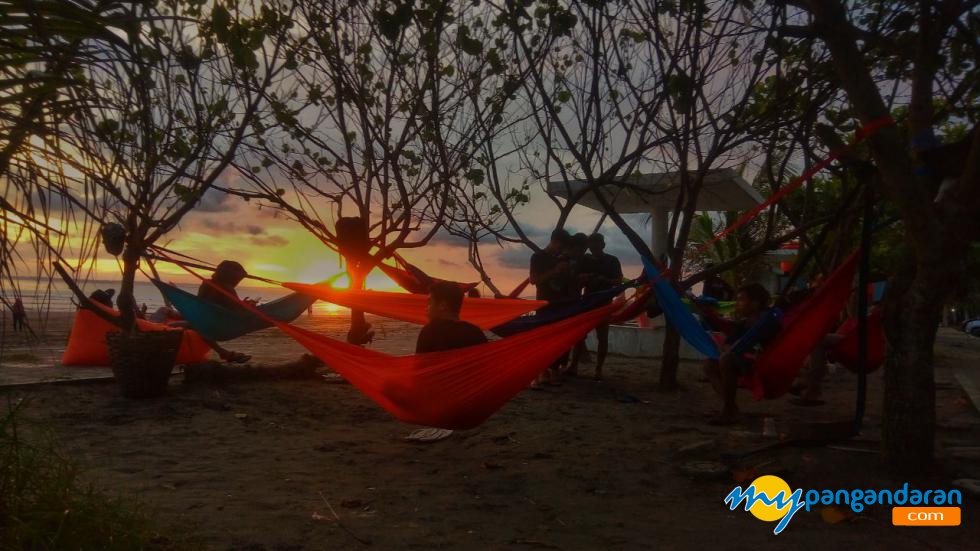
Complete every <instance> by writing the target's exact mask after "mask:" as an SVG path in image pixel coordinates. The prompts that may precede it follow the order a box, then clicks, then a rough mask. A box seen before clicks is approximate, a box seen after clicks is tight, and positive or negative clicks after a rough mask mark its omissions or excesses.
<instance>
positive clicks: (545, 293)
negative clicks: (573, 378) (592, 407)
mask: <svg viewBox="0 0 980 551" xmlns="http://www.w3.org/2000/svg"><path fill="white" fill-rule="evenodd" d="M569 241H571V236H570V235H568V232H567V231H565V230H562V229H558V230H555V231H553V232H551V240H550V241H548V246H547V247H545V248H544V249H542V250H540V251H538V252H536V253H534V254H533V255H531V265H530V270H529V271H530V276H529V278H528V280H529V281H530V282H531V284H532V285H534V286H535V288H536V298H537V299H538V300H547V301H549V302H550V301H557V300H561V299H563V298H565V297H566V296H567V295H568V288H569V285H570V283H571V281H570V279H571V270H570V265H569V262H568V258H567V257H565V255H564V252H565V249H566V248H567V247H568V244H569ZM563 363H564V361H563V359H559V360H557V361H556V362H555V363H554V364H552V365H551V367H549V368H548V370H547V371H546V372H545V373H543V374H541V376H539V377H538V378H537V379H536V380H535V381H534V383H532V384H531V388H535V389H536V388H540V383H542V382H544V381H547V382H548V383H549V384H553V385H558V384H561V383H559V382H558V380H557V377H558V373H557V372H558V371H559V370H560V368H561V365H562V364H563Z"/></svg>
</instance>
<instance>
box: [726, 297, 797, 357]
mask: <svg viewBox="0 0 980 551" xmlns="http://www.w3.org/2000/svg"><path fill="white" fill-rule="evenodd" d="M782 328H783V312H782V310H780V309H779V308H770V309H768V310H766V311H765V312H764V313H763V314H762V315H761V316H760V317H758V318H756V319H755V320H751V321H750V320H739V321H736V322H735V323H734V326H733V327H732V330H731V332H730V333H729V334H728V336H727V337H726V338H725V344H730V345H734V346H732V353H733V354H735V355H736V356H740V355H742V354H745V353H748V352H759V351H760V350H762V349H764V348H765V347H766V345H768V344H769V343H770V342H772V340H773V339H774V338H776V335H778V334H779V332H780V331H781V330H782ZM743 337H746V338H744V339H743Z"/></svg>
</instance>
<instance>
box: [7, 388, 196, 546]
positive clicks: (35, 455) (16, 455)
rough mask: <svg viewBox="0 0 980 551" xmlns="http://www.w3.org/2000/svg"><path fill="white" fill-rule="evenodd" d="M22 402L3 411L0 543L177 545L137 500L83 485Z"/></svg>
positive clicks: (21, 544)
mask: <svg viewBox="0 0 980 551" xmlns="http://www.w3.org/2000/svg"><path fill="white" fill-rule="evenodd" d="M23 407H24V403H23V402H18V403H15V404H14V403H8V405H7V408H6V412H5V413H4V414H3V415H2V416H0V548H2V549H3V550H13V549H127V550H128V549H173V548H176V547H177V546H176V545H175V543H174V542H172V541H170V540H168V539H166V538H163V537H161V536H160V535H159V533H158V532H157V531H156V530H155V528H154V526H153V524H152V523H151V521H150V519H149V517H148V516H147V515H146V514H145V513H144V512H143V511H142V509H141V508H140V507H139V505H138V504H136V503H134V502H132V501H130V500H126V499H123V498H118V497H111V496H108V495H106V494H105V493H103V492H100V491H98V490H97V489H95V488H93V487H92V486H90V485H87V484H84V483H83V482H82V481H81V480H80V477H79V473H80V471H79V468H78V466H77V464H76V463H75V462H74V461H73V460H72V459H71V458H69V457H67V456H66V455H65V454H64V453H63V452H62V451H61V450H60V449H59V447H58V446H57V445H55V443H54V442H55V441H54V438H53V437H52V436H51V435H50V434H49V433H48V432H47V431H44V430H41V429H39V428H38V427H35V426H31V425H29V424H28V423H26V422H25V421H23V419H22V417H23V416H22V410H23Z"/></svg>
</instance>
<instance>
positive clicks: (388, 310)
mask: <svg viewBox="0 0 980 551" xmlns="http://www.w3.org/2000/svg"><path fill="white" fill-rule="evenodd" d="M282 285H283V286H284V287H287V288H289V289H292V290H293V291H296V292H298V293H303V294H304V295H308V296H311V297H316V298H318V299H320V300H323V301H326V302H332V303H334V304H339V305H341V306H347V307H348V308H352V309H354V310H362V311H364V312H367V313H369V314H375V315H378V316H384V317H386V318H392V319H397V320H402V321H407V322H410V323H417V324H420V325H423V324H425V323H428V316H427V314H426V305H427V304H428V301H429V297H428V296H426V295H415V294H410V293H384V292H381V291H359V290H353V289H334V288H332V287H330V286H328V285H311V284H307V283H283V284H282ZM547 304H548V302H547V301H543V300H518V299H493V298H469V297H467V298H464V299H463V309H462V311H461V312H460V316H459V317H460V319H462V320H463V321H468V322H470V323H472V324H473V325H476V326H477V327H479V328H481V329H490V328H491V327H496V326H498V325H500V324H502V323H504V322H507V321H510V320H512V319H514V318H516V317H517V316H520V315H522V314H526V313H528V312H530V311H532V310H537V309H538V308H541V307H542V306H546V305H547Z"/></svg>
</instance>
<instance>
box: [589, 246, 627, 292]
mask: <svg viewBox="0 0 980 551" xmlns="http://www.w3.org/2000/svg"><path fill="white" fill-rule="evenodd" d="M587 258H588V259H589V260H588V262H587V263H586V266H588V267H589V269H590V271H591V273H592V274H593V275H596V276H599V278H602V281H600V279H599V278H592V279H590V280H589V281H587V282H586V284H585V292H587V293H594V292H596V291H605V290H606V289H612V288H613V287H615V286H616V285H617V284H618V283H619V282H620V281H622V279H623V267H622V266H621V265H620V264H619V259H618V258H616V257H615V256H613V255H611V254H608V253H602V254H600V255H599V256H594V255H591V254H590V255H588V256H587Z"/></svg>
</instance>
